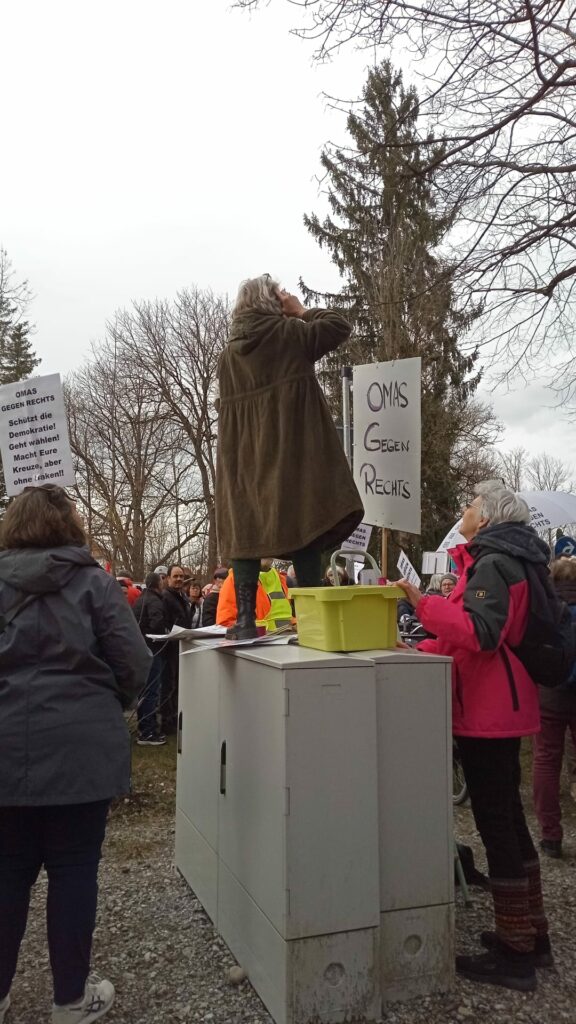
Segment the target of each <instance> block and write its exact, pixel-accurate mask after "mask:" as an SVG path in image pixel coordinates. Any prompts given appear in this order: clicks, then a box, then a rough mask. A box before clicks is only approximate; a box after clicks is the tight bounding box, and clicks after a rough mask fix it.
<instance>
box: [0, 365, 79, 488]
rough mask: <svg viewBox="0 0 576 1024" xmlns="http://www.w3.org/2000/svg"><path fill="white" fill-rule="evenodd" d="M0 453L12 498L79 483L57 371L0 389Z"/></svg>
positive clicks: (5, 385)
mask: <svg viewBox="0 0 576 1024" xmlns="http://www.w3.org/2000/svg"><path fill="white" fill-rule="evenodd" d="M0 453H1V455H2V467H3V469H4V479H5V481H6V491H7V493H8V494H11V495H12V494H20V492H21V491H23V490H24V488H25V487H39V486H40V485H41V484H58V486H60V487H70V486H73V485H74V484H75V483H76V477H75V474H74V467H73V465H72V453H71V451H70V441H69V438H68V423H67V421H66V412H65V410H64V396H63V394H62V382H61V380H60V374H59V373H51V374H48V375H47V376H45V377H30V378H29V379H28V380H21V381H18V382H17V383H16V384H4V385H3V387H0Z"/></svg>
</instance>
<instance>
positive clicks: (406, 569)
mask: <svg viewBox="0 0 576 1024" xmlns="http://www.w3.org/2000/svg"><path fill="white" fill-rule="evenodd" d="M396 565H397V567H398V569H399V570H400V573H401V574H402V576H403V578H404V579H405V580H408V583H413V584H414V586H415V587H419V586H420V577H419V575H418V573H417V572H416V569H415V568H414V566H413V565H412V562H411V561H410V559H409V558H408V555H407V554H406V553H405V552H404V551H401V552H400V558H399V559H398V561H397V563H396Z"/></svg>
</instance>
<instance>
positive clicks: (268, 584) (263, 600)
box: [216, 558, 292, 632]
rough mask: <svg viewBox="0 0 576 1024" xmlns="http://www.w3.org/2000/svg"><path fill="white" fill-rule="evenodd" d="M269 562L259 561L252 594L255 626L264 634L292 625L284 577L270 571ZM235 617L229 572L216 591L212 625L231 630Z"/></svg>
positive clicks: (275, 571) (267, 559)
mask: <svg viewBox="0 0 576 1024" xmlns="http://www.w3.org/2000/svg"><path fill="white" fill-rule="evenodd" d="M272 562H273V559H272V558H262V559H261V561H260V574H259V579H258V588H257V590H256V625H257V626H265V627H266V630H267V631H268V632H269V631H270V630H273V629H278V628H279V627H280V626H285V625H287V624H288V623H290V622H292V608H291V605H290V600H289V597H288V585H287V583H286V577H285V575H284V573H281V572H278V569H275V568H274V567H273V565H272ZM237 617H238V609H237V606H236V591H235V589H234V573H233V572H232V570H230V572H229V573H228V576H227V577H226V579H225V580H224V583H223V584H222V589H221V590H220V598H219V600H218V609H217V612H216V623H217V625H219V626H233V625H234V623H235V622H236V619H237Z"/></svg>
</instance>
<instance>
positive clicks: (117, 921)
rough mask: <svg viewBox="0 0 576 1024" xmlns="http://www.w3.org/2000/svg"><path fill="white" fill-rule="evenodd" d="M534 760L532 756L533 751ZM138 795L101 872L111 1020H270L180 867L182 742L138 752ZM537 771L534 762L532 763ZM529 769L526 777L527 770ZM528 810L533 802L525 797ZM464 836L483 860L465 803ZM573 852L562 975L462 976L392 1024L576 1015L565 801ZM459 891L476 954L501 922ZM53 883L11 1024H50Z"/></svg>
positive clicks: (558, 930)
mask: <svg viewBox="0 0 576 1024" xmlns="http://www.w3.org/2000/svg"><path fill="white" fill-rule="evenodd" d="M526 758H527V760H528V759H529V755H528V754H527V755H526ZM134 764H135V768H134V780H135V782H134V784H135V794H134V796H133V797H132V798H131V799H130V800H129V801H123V802H121V803H120V804H119V805H118V806H116V807H115V808H114V810H113V813H112V816H111V821H110V824H109V827H108V837H107V840H106V847H105V854H104V860H103V864H102V869H101V876H100V907H99V918H98V925H97V929H96V934H95V942H94V956H93V968H94V970H95V971H96V972H98V973H99V974H100V975H101V976H102V977H108V978H110V979H111V980H112V981H113V982H114V984H115V986H116V989H117V999H116V1003H115V1005H114V1007H113V1008H112V1010H111V1011H110V1012H109V1014H107V1015H106V1018H105V1019H106V1021H110V1024H157V1022H160V1021H161V1022H163V1024H164V1022H166V1024H170V1022H180V1021H205V1022H208V1024H224V1022H226V1024H271V1018H270V1017H269V1015H268V1014H267V1012H266V1010H265V1008H264V1006H263V1005H262V1003H261V1002H260V1000H259V998H258V996H257V995H256V993H255V992H254V991H253V989H252V988H251V986H250V984H249V983H248V982H247V981H245V982H243V983H242V984H240V985H239V986H232V985H231V984H230V983H229V981H228V971H229V968H230V967H231V966H233V965H234V963H235V961H234V958H233V957H232V956H231V954H230V952H229V951H228V949H227V947H226V946H225V944H224V943H223V942H222V941H221V940H220V939H219V938H218V937H217V935H216V934H215V933H214V929H213V928H212V925H211V923H210V921H209V919H208V918H207V916H206V915H205V913H204V911H203V910H202V908H201V906H200V904H199V903H198V901H197V900H196V899H195V897H194V895H193V894H192V893H191V891H190V890H189V888H188V887H187V885H186V884H185V882H184V881H183V880H182V879H181V878H180V876H179V875H178V873H177V872H176V870H175V868H174V865H173V845H174V820H173V807H174V766H175V752H174V745H173V744H170V745H169V746H167V747H164V748H149V747H147V748H135V755H134ZM528 769H529V765H528ZM526 775H527V776H528V772H526ZM526 802H527V806H529V803H530V800H529V795H528V794H527V800H526ZM456 831H457V834H458V837H459V838H460V839H462V840H463V841H464V842H467V843H469V844H470V845H471V846H472V847H473V848H474V851H475V857H476V862H477V865H478V866H479V867H480V868H483V867H484V861H483V857H482V853H481V848H480V846H479V844H478V840H477V837H476V835H475V832H474V824H473V821H472V818H471V815H470V812H469V810H468V809H467V808H466V807H464V808H458V809H457V810H456ZM565 833H566V834H565V858H564V860H562V861H550V860H549V859H547V858H546V859H545V860H544V863H543V873H544V885H545V893H546V897H547V907H548V911H549V916H550V920H551V930H552V938H553V941H554V949H555V955H556V962H557V972H552V971H540V972H539V986H538V990H537V992H535V993H531V994H529V995H524V994H520V993H513V992H509V991H507V990H505V989H497V988H491V987H490V986H481V985H475V984H472V983H469V982H465V981H457V983H456V987H455V989H454V991H453V993H451V994H450V995H448V996H445V995H443V996H435V997H431V998H428V999H418V1000H414V1001H412V1002H410V1003H403V1004H393V1005H391V1006H389V1007H388V1009H387V1011H386V1014H385V1017H384V1019H385V1021H387V1022H390V1024H440V1022H442V1024H461V1022H466V1021H470V1022H473V1024H476V1022H478V1024H482V1022H490V1024H509V1022H514V1024H560V1022H562V1021H570V1022H572V1024H574V1022H575V1021H576V1005H575V985H574V978H575V977H576V937H575V936H576V928H575V921H576V887H575V885H574V879H575V875H576V806H575V805H574V804H572V802H571V801H570V798H569V796H566V800H565ZM471 895H472V899H473V906H472V907H471V908H469V909H467V908H465V907H464V906H463V903H462V900H461V898H460V896H458V897H457V917H456V919H457V948H458V949H459V951H461V952H469V951H477V950H478V947H477V942H476V936H477V933H478V932H479V931H480V929H481V928H485V927H489V926H490V924H491V901H490V898H489V896H488V895H487V894H486V893H484V892H482V891H481V890H479V889H473V890H472V891H471ZM45 896H46V885H45V879H44V878H41V879H40V880H39V882H38V884H37V885H36V887H35V891H34V894H33V899H32V907H31V912H30V919H29V924H28V931H27V934H26V937H25V939H24V943H23V947H22V952H21V956H20V962H19V966H18V973H17V975H16V978H15V981H14V985H13V988H12V1010H11V1016H9V1018H8V1020H9V1024H39V1022H42V1021H48V1019H49V1013H48V1008H49V1006H50V1002H51V979H50V971H49V965H48V956H47V950H46V932H45V924H44V904H45Z"/></svg>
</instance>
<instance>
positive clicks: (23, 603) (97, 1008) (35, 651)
mask: <svg viewBox="0 0 576 1024" xmlns="http://www.w3.org/2000/svg"><path fill="white" fill-rule="evenodd" d="M0 547H1V549H2V550H1V551H0V1024H1V1022H2V1021H3V1020H4V1017H5V1015H6V1012H7V1010H8V1006H9V1005H10V986H11V984H12V979H13V977H14V973H15V970H16V963H17V959H18V951H19V947H20V943H21V941H22V937H23V935H24V931H25V928H26V920H27V915H28V905H29V900H30V888H31V886H32V885H33V884H34V882H35V880H36V878H37V876H38V873H39V871H40V869H41V867H42V866H44V867H45V869H46V872H47V875H48V901H47V924H48V946H49V952H50V964H51V967H52V974H53V979H54V1004H53V1007H52V1024H66V1022H67V1021H75V1022H76V1024H84V1022H88V1021H93V1020H96V1019H97V1018H99V1017H101V1016H102V1015H103V1014H104V1013H106V1011H107V1010H108V1009H109V1008H110V1006H111V1005H112V1002H113V999H114V987H113V985H112V984H111V983H110V982H109V981H105V980H102V981H100V980H98V979H91V978H89V968H90V952H91V945H92V933H93V930H94V923H95V916H96V901H97V891H98V887H97V874H98V862H99V859H100V850H101V846H102V841H103V839H104V832H105V827H106V816H107V812H108V807H109V804H110V801H111V799H112V798H113V797H115V796H119V795H120V794H122V793H125V792H126V791H127V790H128V788H129V781H130V739H129V734H128V729H127V726H126V723H125V721H124V716H123V713H122V712H123V709H124V708H127V707H129V706H130V705H131V704H132V702H133V701H134V699H135V697H136V695H137V694H138V692H139V691H140V690H141V689H142V687H143V685H144V682H145V680H146V677H147V674H148V670H149V665H150V652H149V650H148V648H147V646H146V644H145V642H144V639H143V638H142V636H141V634H140V630H139V629H138V626H137V624H136V621H135V619H134V616H133V614H132V612H131V610H130V607H129V605H128V604H127V602H126V599H125V597H124V596H123V594H122V591H121V590H120V588H119V586H118V584H117V582H116V580H115V579H114V577H113V576H110V575H108V574H107V573H105V572H104V571H103V570H102V569H101V568H100V566H99V565H98V563H97V562H95V561H94V559H93V558H92V557H91V555H90V554H89V551H88V549H87V547H86V536H85V533H84V529H83V526H82V522H81V520H80V518H79V517H78V515H77V512H76V509H75V505H74V503H73V502H72V501H71V500H70V498H69V497H68V496H67V494H66V492H65V491H63V490H62V489H61V488H60V487H54V486H51V485H45V486H43V487H34V488H32V487H31V488H26V490H25V491H24V492H23V493H22V494H21V495H19V496H18V497H17V498H15V499H14V500H13V501H12V503H11V504H10V505H9V507H8V510H7V512H6V515H5V517H4V521H3V523H2V526H1V530H0Z"/></svg>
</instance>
